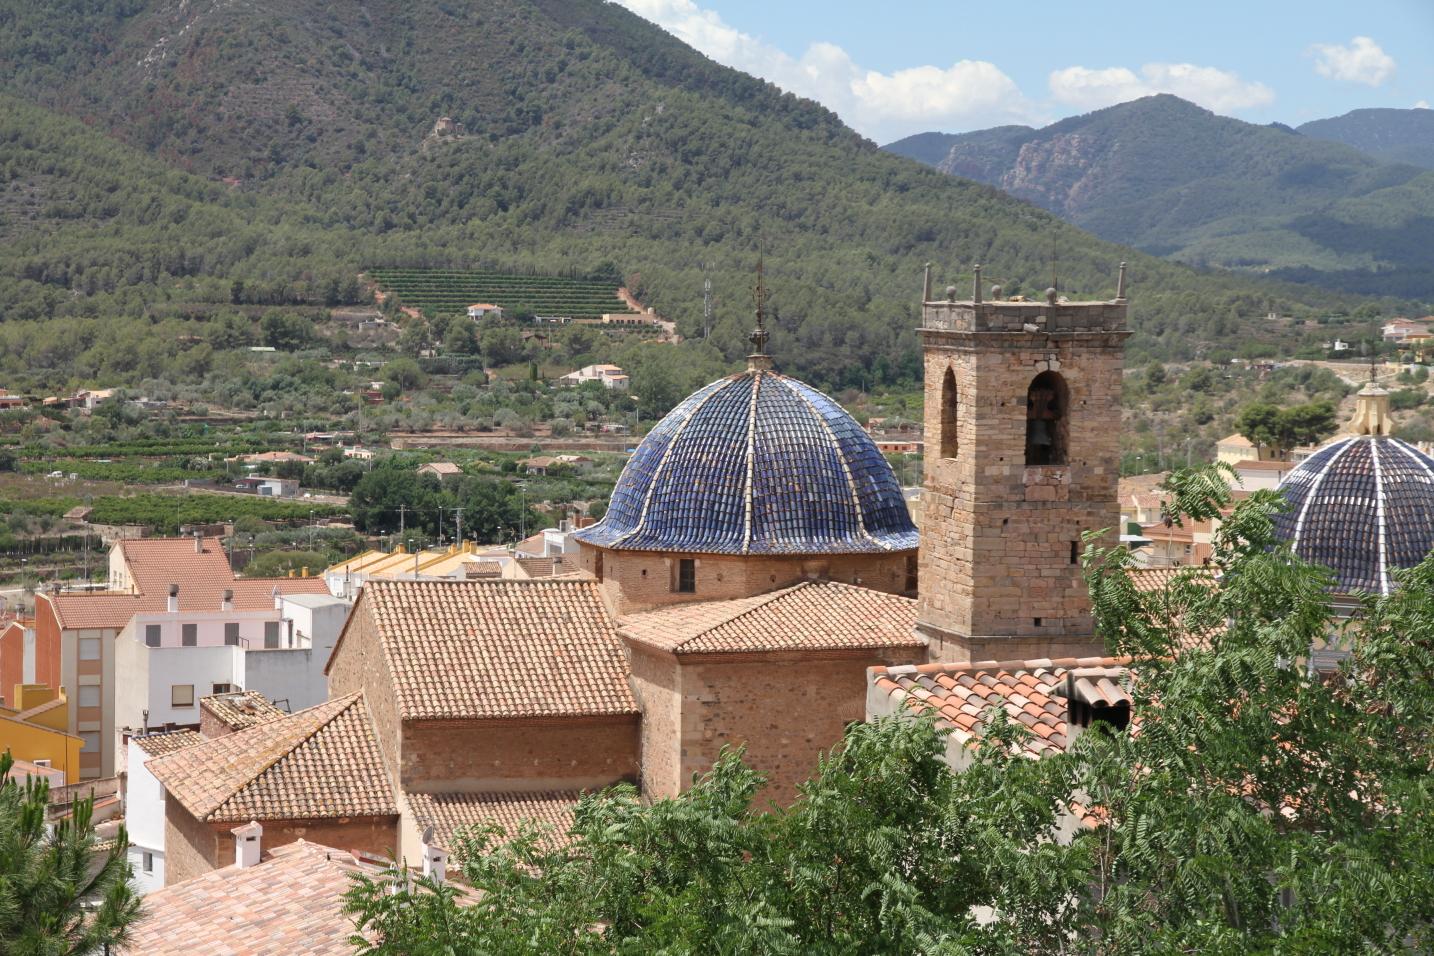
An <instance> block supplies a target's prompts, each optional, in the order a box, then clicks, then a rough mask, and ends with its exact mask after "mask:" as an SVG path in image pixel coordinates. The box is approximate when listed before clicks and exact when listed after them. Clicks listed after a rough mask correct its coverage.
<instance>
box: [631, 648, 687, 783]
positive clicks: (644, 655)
mask: <svg viewBox="0 0 1434 956" xmlns="http://www.w3.org/2000/svg"><path fill="white" fill-rule="evenodd" d="M627 652H628V663H629V665H630V666H631V668H632V681H631V683H632V692H633V696H635V697H636V698H637V706H638V707H640V708H641V709H642V745H641V751H640V754H641V761H642V794H643V796H645V797H647V798H649V799H661V798H662V797H673V796H676V795H677V794H678V793H679V792H680V791H681V790H682V783H683V777H682V741H681V737H680V734H679V725H680V722H681V720H682V702H681V672H680V671H679V669H678V666H677V659H676V658H675V657H673V656H672V655H671V654H663V653H660V652H656V651H652V650H649V649H647V648H646V647H645V646H644V645H641V644H637V643H633V642H629V643H628V646H627Z"/></svg>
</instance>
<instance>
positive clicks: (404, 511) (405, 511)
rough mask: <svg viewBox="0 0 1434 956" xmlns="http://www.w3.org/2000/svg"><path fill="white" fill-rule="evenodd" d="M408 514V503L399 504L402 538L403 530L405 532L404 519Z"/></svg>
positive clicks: (401, 535) (399, 534) (400, 535)
mask: <svg viewBox="0 0 1434 956" xmlns="http://www.w3.org/2000/svg"><path fill="white" fill-rule="evenodd" d="M407 514H408V505H399V506H398V536H399V538H400V539H402V538H403V532H404V520H403V519H404V516H405V515H407Z"/></svg>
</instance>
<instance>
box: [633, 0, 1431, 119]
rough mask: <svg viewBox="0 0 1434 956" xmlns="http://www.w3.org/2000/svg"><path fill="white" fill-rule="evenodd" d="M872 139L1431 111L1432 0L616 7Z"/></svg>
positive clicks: (641, 0)
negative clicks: (820, 107)
mask: <svg viewBox="0 0 1434 956" xmlns="http://www.w3.org/2000/svg"><path fill="white" fill-rule="evenodd" d="M618 2H620V3H622V4H623V5H624V6H626V7H628V8H629V9H631V10H633V11H634V12H636V13H638V14H640V15H642V16H644V17H646V18H647V19H649V20H652V21H653V22H655V23H657V24H659V25H660V26H662V27H664V28H666V29H668V30H669V31H670V32H672V33H674V34H676V35H677V36H679V37H681V38H682V39H683V40H685V41H687V42H688V43H690V44H692V45H693V46H695V47H697V48H698V49H699V50H701V51H702V52H704V53H706V54H707V55H708V56H710V57H712V58H713V59H715V60H717V61H718V62H721V63H726V64H728V65H729V66H734V67H737V68H738V69H741V70H744V71H746V72H748V73H753V74H755V75H759V76H763V77H765V78H766V79H769V80H771V81H773V82H774V83H776V84H778V85H779V86H782V87H784V88H786V89H790V90H792V91H793V92H796V93H799V94H801V95H804V96H810V97H811V98H813V99H816V100H818V101H820V102H822V103H824V104H825V105H826V106H828V107H830V108H832V109H833V110H835V111H836V112H837V113H838V114H839V115H841V117H842V118H843V119H845V120H846V121H847V122H848V123H849V124H850V125H852V126H853V127H855V128H856V129H857V130H859V131H860V132H862V133H864V134H866V135H867V136H870V137H871V138H873V139H875V140H877V141H878V142H883V143H884V142H888V141H890V140H893V139H897V138H899V137H901V136H905V135H907V134H910V133H916V132H922V131H925V130H932V129H936V130H945V131H950V132H958V131H961V130H968V129H981V128H984V127H987V126H995V125H999V124H1002V123H1027V124H1032V125H1042V124H1044V123H1049V122H1052V121H1054V120H1056V119H1060V118H1061V117H1063V116H1069V115H1072V114H1076V113H1084V112H1087V111H1089V110H1092V109H1098V108H1100V107H1102V106H1108V105H1111V104H1113V103H1118V102H1123V101H1125V100H1129V99H1134V98H1136V97H1138V96H1141V95H1144V94H1147V93H1152V92H1171V93H1175V94H1177V95H1180V96H1184V97H1185V98H1186V99H1190V100H1194V101H1195V102H1198V103H1200V105H1202V106H1205V107H1207V108H1209V109H1212V110H1214V111H1215V112H1217V113H1221V114H1224V115H1227V116H1237V117H1239V118H1241V119H1245V120H1250V121H1251V122H1259V123H1267V122H1270V121H1272V120H1279V121H1280V122H1284V123H1289V124H1290V125H1292V126H1296V125H1299V124H1300V123H1303V122H1305V121H1307V120H1311V119H1318V118H1320V117H1324V116H1337V115H1339V114H1341V113H1345V112H1348V111H1349V110H1352V109H1358V108H1360V107H1366V106H1394V107H1413V106H1416V105H1423V104H1434V0H1304V2H1294V0H1244V2H1233V0H1195V2H1179V0H1144V2H1135V0H1007V2H1006V3H999V2H998V3H990V2H987V3H974V2H969V0H944V2H943V0H868V2H860V0H828V2H814V0H766V2H762V0H618Z"/></svg>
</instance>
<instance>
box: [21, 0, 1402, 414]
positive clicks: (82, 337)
mask: <svg viewBox="0 0 1434 956" xmlns="http://www.w3.org/2000/svg"><path fill="white" fill-rule="evenodd" d="M56 6H57V5H56V4H50V5H47V7H46V8H43V9H42V8H40V7H38V6H37V5H34V4H31V3H27V2H24V0H0V81H2V82H3V84H4V88H5V90H6V91H7V97H8V98H7V99H6V100H5V101H4V108H3V109H0V263H3V265H0V319H3V323H0V336H3V340H0V341H3V344H4V346H5V348H4V358H3V360H0V361H3V363H4V364H3V365H0V371H4V372H5V373H6V374H8V375H11V376H15V375H26V376H31V377H32V378H33V377H37V370H43V371H44V378H45V380H46V381H47V382H50V383H58V382H60V381H64V380H67V379H74V380H77V381H78V380H88V379H91V378H94V377H96V376H101V377H105V376H110V377H119V378H121V379H123V380H126V381H135V382H137V381H139V380H141V379H142V378H143V377H145V376H149V375H155V374H158V372H159V371H161V370H166V369H170V370H171V374H172V369H173V367H175V366H174V365H173V363H175V362H181V363H182V362H190V363H192V365H193V367H194V368H195V369H197V370H198V369H202V368H204V367H208V366H211V365H215V364H220V363H223V362H225V361H228V360H227V359H225V358H224V354H225V353H226V350H227V349H233V348H234V347H236V346H237V345H239V344H243V343H247V342H249V341H253V340H254V338H253V335H254V333H253V332H252V331H247V332H246V323H248V324H250V325H255V324H256V323H258V322H259V320H260V313H259V311H255V310H262V309H263V308H268V307H273V306H277V305H288V306H293V307H294V308H295V309H296V310H298V312H297V314H299V315H300V316H302V315H305V314H309V313H306V312H304V311H303V310H305V309H310V310H314V309H319V308H321V307H325V306H333V305H338V304H343V303H349V302H353V301H355V300H357V299H361V298H362V297H363V296H364V294H365V293H364V292H363V290H362V289H361V288H360V287H359V285H358V284H357V283H356V282H355V281H354V279H355V276H356V275H357V273H358V272H359V271H360V270H362V269H370V268H375V267H394V268H419V267H448V268H465V269H494V270H505V271H518V272H521V271H541V272H547V273H552V274H582V273H586V272H589V271H591V270H593V269H595V268H598V267H600V266H602V264H604V263H608V262H614V263H616V264H617V265H618V266H619V268H620V270H621V271H622V273H623V274H624V277H625V280H626V282H627V284H628V286H629V288H631V289H632V290H633V291H634V292H635V293H636V294H637V295H638V296H639V298H640V299H641V300H642V301H643V302H644V303H645V304H648V305H652V306H655V307H656V308H657V310H658V311H659V312H660V313H662V314H664V315H666V316H668V317H670V318H674V319H676V320H677V322H678V324H679V329H680V330H681V331H682V333H683V334H684V335H686V336H687V337H689V338H692V337H693V336H694V334H696V335H698V336H699V337H700V331H699V325H700V317H701V309H702V301H701V288H702V280H703V278H704V275H705V276H709V277H710V278H711V279H712V281H713V286H714V291H715V297H716V303H715V304H716V323H715V325H714V328H713V333H712V337H711V340H710V344H708V345H703V344H702V343H692V344H688V345H684V346H682V347H681V349H682V350H683V351H682V353H681V354H689V355H691V356H692V361H693V362H694V363H697V364H702V363H709V362H711V361H712V360H713V358H714V353H713V351H712V350H713V349H714V348H715V349H716V350H717V352H716V356H715V357H716V358H719V359H725V360H726V361H729V362H730V361H733V360H735V359H736V358H737V357H738V356H740V355H741V354H742V353H743V352H744V351H745V348H746V341H745V332H746V331H747V329H748V327H749V325H750V321H751V320H750V301H749V296H748V289H749V287H750V284H751V276H750V274H751V269H752V266H753V264H754V261H755V258H756V255H757V251H758V249H759V247H762V248H765V251H766V260H767V266H768V273H769V280H770V285H771V287H772V290H773V293H774V294H773V306H774V313H775V321H774V325H775V328H774V332H773V340H772V351H773V352H774V353H775V354H776V355H777V357H778V360H779V362H781V364H782V366H783V367H784V368H785V369H786V370H789V371H791V372H793V373H795V374H798V375H802V376H804V377H807V378H809V379H811V380H813V381H815V382H817V383H820V384H822V385H825V386H828V387H835V386H843V385H872V384H879V383H882V382H892V381H902V380H910V379H911V378H913V377H914V376H915V375H916V374H917V364H916V349H915V337H914V335H913V333H912V331H911V329H912V327H913V326H914V325H915V323H916V306H915V301H916V298H917V291H918V289H919V283H920V273H921V267H922V264H923V263H924V262H926V261H934V262H935V263H937V275H936V277H937V281H938V283H940V284H941V285H944V284H946V283H947V282H956V283H958V284H960V285H962V286H963V287H964V286H965V285H966V284H967V283H968V282H969V278H968V277H967V276H965V275H964V273H963V269H964V268H965V267H966V266H967V265H968V264H969V263H971V262H974V261H981V262H983V263H984V264H985V265H986V275H987V276H988V277H990V279H991V280H992V281H998V282H1001V283H1002V284H1003V285H1004V286H1005V287H1006V289H1007V290H1008V291H1009V292H1018V291H1037V290H1039V289H1043V288H1044V287H1045V286H1046V285H1047V284H1049V282H1050V281H1051V276H1052V273H1053V272H1055V273H1056V274H1057V275H1058V281H1059V284H1060V287H1061V289H1062V290H1063V291H1064V292H1067V293H1069V294H1071V295H1073V296H1081V295H1093V296H1099V295H1109V294H1110V293H1111V292H1112V290H1113V287H1114V279H1115V271H1116V264H1117V263H1118V262H1119V261H1120V260H1121V259H1124V258H1130V259H1131V280H1132V294H1133V321H1134V323H1135V325H1136V328H1137V329H1138V331H1139V335H1138V336H1137V337H1136V338H1135V339H1134V340H1133V342H1132V350H1133V352H1134V353H1135V355H1134V358H1135V359H1136V360H1140V359H1141V358H1142V357H1149V356H1158V357H1162V358H1180V357H1188V356H1193V355H1196V354H1209V353H1210V350H1211V349H1212V348H1213V349H1224V350H1229V351H1231V352H1233V351H1236V350H1238V349H1239V348H1240V347H1242V345H1243V343H1245V342H1247V341H1249V336H1248V332H1249V329H1250V323H1251V322H1252V321H1254V320H1255V319H1256V318H1257V317H1262V316H1264V314H1265V313H1266V312H1268V311H1270V310H1272V309H1275V310H1279V311H1283V312H1285V313H1286V314H1294V315H1297V316H1298V315H1312V316H1313V315H1318V314H1323V313H1328V312H1337V311H1351V310H1353V309H1354V308H1355V307H1357V306H1358V305H1360V303H1361V301H1364V300H1359V299H1355V298H1352V297H1348V296H1338V295H1334V294H1329V293H1325V292H1322V291H1318V290H1315V289H1311V288H1307V287H1299V286H1291V285H1283V286H1282V285H1277V284H1273V283H1269V282H1267V281H1257V280H1254V279H1239V278H1232V277H1229V276H1225V275H1220V274H1202V273H1199V272H1195V271H1192V270H1190V269H1187V268H1184V267H1181V266H1178V265H1175V264H1171V263H1168V262H1165V261H1162V260H1160V259H1157V258H1155V257H1152V256H1143V255H1132V254H1131V253H1130V252H1129V251H1128V250H1124V249H1121V248H1119V247H1117V246H1115V245H1112V244H1109V243H1106V242H1101V241H1099V240H1096V239H1093V238H1092V237H1090V236H1089V235H1087V234H1086V233H1083V232H1081V231H1079V230H1077V229H1076V228H1073V227H1071V226H1069V225H1067V224H1065V223H1063V222H1061V221H1060V220H1059V219H1057V218H1056V217H1054V216H1052V215H1050V214H1049V213H1046V212H1043V211H1041V210H1039V209H1037V208H1035V207H1034V206H1031V205H1028V204H1026V203H1023V202H1019V201H1016V200H1013V199H1011V198H1009V197H1008V196H1006V195H1004V194H1002V193H1000V192H998V191H996V190H994V189H991V188H988V187H986V186H981V185H977V184H975V183H972V182H969V181H966V180H962V179H957V178H953V177H948V176H944V175H942V174H940V173H938V172H936V171H935V170H930V169H924V168H922V167H920V166H917V165H916V164H913V163H911V162H909V161H907V160H905V159H902V158H900V157H897V156H893V155H890V154H888V153H884V152H881V151H879V150H878V149H877V148H876V147H875V145H874V144H871V143H869V142H866V141H864V140H862V139H861V138H860V137H858V136H857V135H856V134H855V133H853V132H851V131H850V130H848V129H847V128H846V127H845V126H843V125H842V124H841V123H840V122H839V121H838V120H837V118H836V117H835V116H834V115H833V114H831V113H830V112H828V111H826V110H824V109H822V108H821V107H819V106H817V105H815V104H813V103H810V102H807V101H802V100H799V99H797V98H795V97H792V96H790V95H787V94H782V93H781V92H780V91H778V90H777V89H776V88H775V87H773V86H771V85H769V84H765V83H762V82H760V81H757V80H754V79H752V78H750V77H747V76H745V75H743V74H740V73H738V72H736V71H733V70H729V69H726V68H723V67H720V66H717V65H715V64H713V63H711V62H710V61H708V60H706V59H704V58H703V57H701V56H700V55H698V54H696V53H695V52H694V51H692V50H690V49H689V48H687V47H685V46H683V45H682V44H681V43H679V42H678V41H677V40H675V39H674V38H672V37H670V36H669V35H667V34H666V33H663V32H662V31H660V30H658V29H657V28H655V27H653V26H651V25H650V24H648V23H646V22H645V21H643V20H641V19H639V18H637V17H635V16H633V15H632V14H630V13H628V12H627V11H625V10H623V9H622V8H620V7H617V6H614V5H612V4H607V3H602V2H597V0H574V2H566V0H562V2H560V0H488V2H484V3H481V4H480V3H476V2H473V3H458V2H437V0H419V2H413V3H399V2H396V0H394V2H370V3H366V4H362V5H349V4H339V5H335V4H328V3H322V2H319V0H292V2H287V3H285V4H282V5H258V4H232V3H226V2H220V0H186V2H181V0H149V2H144V0H115V2H111V3H108V4H105V3H80V2H78V0H75V2H72V3H64V4H60V5H59V6H60V7H62V8H63V9H56ZM62 113H64V114H69V115H68V116H65V115H62ZM444 116H447V117H449V118H451V120H452V121H453V122H454V124H455V125H454V126H453V127H452V129H451V130H449V131H446V132H443V133H434V125H435V123H436V122H437V121H438V120H439V119H440V117H444ZM1391 307H1393V304H1391ZM42 320H43V324H42ZM256 327H257V326H256ZM246 335H248V336H249V338H246ZM117 341H118V342H122V343H124V345H125V347H124V348H122V349H116V348H114V347H113V345H114V343H115V342H117ZM634 381H635V382H636V379H635V380H634ZM51 387H53V384H52V385H51Z"/></svg>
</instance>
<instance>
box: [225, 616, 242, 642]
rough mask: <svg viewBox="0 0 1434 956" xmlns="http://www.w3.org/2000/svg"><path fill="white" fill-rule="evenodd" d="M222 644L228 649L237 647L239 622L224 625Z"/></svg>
mask: <svg viewBox="0 0 1434 956" xmlns="http://www.w3.org/2000/svg"><path fill="white" fill-rule="evenodd" d="M224 643H225V644H228V645H229V646H230V647H238V646H239V622H238V621H230V622H229V623H227V624H225V625H224Z"/></svg>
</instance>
